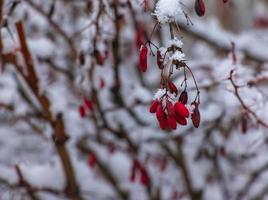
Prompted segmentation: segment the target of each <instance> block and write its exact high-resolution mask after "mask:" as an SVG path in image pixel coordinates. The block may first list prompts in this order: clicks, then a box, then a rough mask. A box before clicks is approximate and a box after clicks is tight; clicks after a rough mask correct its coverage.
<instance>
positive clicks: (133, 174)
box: [129, 160, 140, 182]
mask: <svg viewBox="0 0 268 200" xmlns="http://www.w3.org/2000/svg"><path fill="white" fill-rule="evenodd" d="M139 167H140V164H139V162H138V161H137V160H133V161H132V166H131V170H130V176H129V180H130V181H131V182H134V181H135V179H136V174H137V170H138V169H139Z"/></svg>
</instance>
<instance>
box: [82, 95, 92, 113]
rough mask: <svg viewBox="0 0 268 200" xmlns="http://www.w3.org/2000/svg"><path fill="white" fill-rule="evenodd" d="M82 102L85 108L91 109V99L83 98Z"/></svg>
mask: <svg viewBox="0 0 268 200" xmlns="http://www.w3.org/2000/svg"><path fill="white" fill-rule="evenodd" d="M84 104H85V107H86V108H87V109H89V110H90V111H92V110H93V104H92V101H91V100H89V99H87V98H84Z"/></svg>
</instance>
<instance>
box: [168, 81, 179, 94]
mask: <svg viewBox="0 0 268 200" xmlns="http://www.w3.org/2000/svg"><path fill="white" fill-rule="evenodd" d="M168 87H169V89H170V91H171V92H172V93H175V94H176V95H177V94H178V89H177V87H176V85H175V84H174V83H173V82H171V81H169V82H168Z"/></svg>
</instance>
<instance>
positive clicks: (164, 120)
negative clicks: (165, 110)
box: [158, 115, 170, 130]
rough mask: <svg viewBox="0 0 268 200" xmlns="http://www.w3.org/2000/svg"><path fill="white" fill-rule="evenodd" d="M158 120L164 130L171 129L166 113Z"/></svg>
mask: <svg viewBox="0 0 268 200" xmlns="http://www.w3.org/2000/svg"><path fill="white" fill-rule="evenodd" d="M158 122H159V127H160V128H161V129H162V130H165V129H169V128H170V127H169V124H168V119H167V116H166V115H164V117H163V118H162V119H158Z"/></svg>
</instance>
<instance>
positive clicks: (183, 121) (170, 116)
mask: <svg viewBox="0 0 268 200" xmlns="http://www.w3.org/2000/svg"><path fill="white" fill-rule="evenodd" d="M165 96H166V98H162V99H155V100H154V101H153V102H152V104H151V107H150V112H151V113H155V114H156V118H157V120H158V122H159V126H160V128H161V129H176V128H177V123H178V124H180V125H182V126H185V125H187V118H188V117H189V115H190V113H189V110H188V109H187V107H186V106H185V105H184V104H183V103H182V102H181V101H177V102H176V103H174V104H173V103H172V102H171V101H170V100H169V99H168V95H167V94H166V95H165ZM164 100H165V102H163V101H164ZM163 105H165V106H163Z"/></svg>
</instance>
